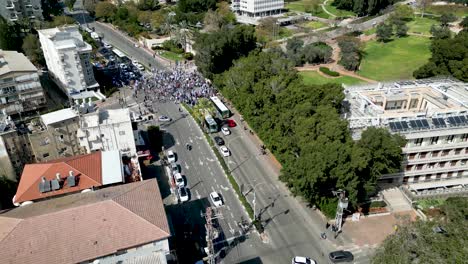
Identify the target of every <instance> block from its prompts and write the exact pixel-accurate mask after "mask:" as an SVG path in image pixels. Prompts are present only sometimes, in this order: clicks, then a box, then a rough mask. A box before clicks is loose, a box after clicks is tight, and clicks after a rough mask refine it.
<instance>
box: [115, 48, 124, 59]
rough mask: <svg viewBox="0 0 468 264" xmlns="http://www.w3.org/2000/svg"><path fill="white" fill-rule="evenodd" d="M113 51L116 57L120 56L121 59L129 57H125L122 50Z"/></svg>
mask: <svg viewBox="0 0 468 264" xmlns="http://www.w3.org/2000/svg"><path fill="white" fill-rule="evenodd" d="M112 51H113V52H114V53H115V55H117V56H119V58H125V57H127V56H125V54H124V53H123V52H121V51H120V50H118V49H116V48H113V49H112Z"/></svg>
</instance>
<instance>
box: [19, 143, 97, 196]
mask: <svg viewBox="0 0 468 264" xmlns="http://www.w3.org/2000/svg"><path fill="white" fill-rule="evenodd" d="M101 168H102V167H101V152H100V151H98V152H94V153H91V154H85V155H79V156H73V157H67V158H62V159H57V160H51V161H48V162H44V163H33V164H26V166H24V169H23V174H22V175H21V178H20V182H19V185H18V189H17V191H16V195H15V202H17V203H21V202H25V201H33V200H38V199H42V198H46V197H51V196H56V195H60V194H65V193H71V192H77V191H81V190H84V189H88V188H91V187H98V186H101V185H102V169H101ZM70 171H73V173H74V175H75V176H77V178H78V181H77V185H76V186H74V187H68V185H67V181H66V177H67V176H68V175H69V172H70ZM57 173H60V176H61V178H62V181H63V182H62V188H60V189H59V190H56V191H50V192H46V193H41V192H40V191H39V183H40V182H41V180H42V177H45V178H46V179H47V180H49V181H50V180H53V179H55V178H56V176H55V175H56V174H57Z"/></svg>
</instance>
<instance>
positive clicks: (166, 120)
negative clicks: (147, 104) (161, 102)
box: [159, 115, 172, 122]
mask: <svg viewBox="0 0 468 264" xmlns="http://www.w3.org/2000/svg"><path fill="white" fill-rule="evenodd" d="M171 120H172V119H171V118H170V117H168V116H164V115H162V116H160V117H159V121H161V122H169V121H171Z"/></svg>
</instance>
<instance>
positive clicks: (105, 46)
mask: <svg viewBox="0 0 468 264" xmlns="http://www.w3.org/2000/svg"><path fill="white" fill-rule="evenodd" d="M102 44H104V48H106V49H112V45H111V44H109V43H106V42H103V43H102Z"/></svg>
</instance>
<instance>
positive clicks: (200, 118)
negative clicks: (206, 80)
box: [192, 98, 216, 126]
mask: <svg viewBox="0 0 468 264" xmlns="http://www.w3.org/2000/svg"><path fill="white" fill-rule="evenodd" d="M192 115H193V117H194V118H195V120H197V122H198V123H200V124H201V125H202V126H204V125H205V122H204V118H205V116H206V115H211V116H215V115H216V110H215V108H214V106H213V104H212V103H211V101H210V100H208V99H207V98H202V99H200V100H198V102H197V104H196V105H195V106H194V107H193V113H192Z"/></svg>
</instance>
